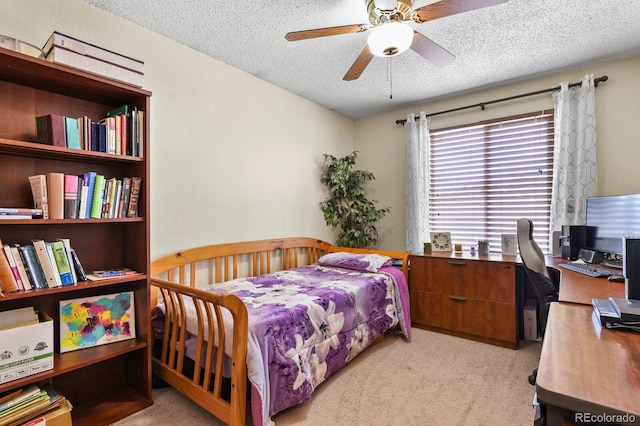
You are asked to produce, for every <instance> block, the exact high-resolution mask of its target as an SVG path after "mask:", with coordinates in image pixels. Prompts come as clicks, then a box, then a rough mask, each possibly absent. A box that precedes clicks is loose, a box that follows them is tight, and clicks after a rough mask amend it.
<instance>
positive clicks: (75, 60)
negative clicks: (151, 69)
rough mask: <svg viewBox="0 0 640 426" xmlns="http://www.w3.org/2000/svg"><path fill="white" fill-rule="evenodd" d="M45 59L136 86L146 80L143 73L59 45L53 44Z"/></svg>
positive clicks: (139, 85)
mask: <svg viewBox="0 0 640 426" xmlns="http://www.w3.org/2000/svg"><path fill="white" fill-rule="evenodd" d="M45 59H46V60H47V61H49V62H54V63H56V64H62V65H66V66H69V67H72V68H77V69H80V70H83V71H87V72H89V73H92V74H98V75H101V76H103V77H107V78H110V79H113V80H118V81H121V82H123V83H126V84H130V85H132V86H136V87H142V84H143V82H144V75H143V74H140V73H137V72H135V71H131V70H129V69H127V68H122V67H119V66H117V65H114V64H111V63H109V62H104V61H101V60H100V59H96V58H92V57H90V56H86V55H81V54H79V53H76V52H73V51H71V50H67V49H65V48H63V47H59V46H53V47H52V48H51V50H49V53H47V56H46V57H45Z"/></svg>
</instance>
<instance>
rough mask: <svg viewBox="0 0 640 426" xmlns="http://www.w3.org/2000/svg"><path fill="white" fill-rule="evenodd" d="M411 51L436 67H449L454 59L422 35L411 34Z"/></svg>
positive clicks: (415, 32)
mask: <svg viewBox="0 0 640 426" xmlns="http://www.w3.org/2000/svg"><path fill="white" fill-rule="evenodd" d="M411 49H413V50H414V51H416V52H418V54H419V55H420V56H422V57H423V58H425V59H426V60H427V61H429V62H431V63H432V64H433V65H435V66H438V67H444V66H446V65H449V64H450V63H451V62H453V60H454V59H455V58H456V57H455V56H454V55H453V54H452V53H451V52H449V51H448V50H446V49H445V48H444V47H442V46H440V45H439V44H437V43H436V42H434V41H433V40H431V39H430V38H427V36H425V35H424V34H421V33H419V32H417V31H414V32H413V42H412V43H411Z"/></svg>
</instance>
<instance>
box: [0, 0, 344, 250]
mask: <svg viewBox="0 0 640 426" xmlns="http://www.w3.org/2000/svg"><path fill="white" fill-rule="evenodd" d="M0 29H1V30H0V34H4V35H8V36H11V37H16V38H18V39H20V40H23V41H25V42H28V43H31V44H34V45H36V46H42V45H44V43H45V42H46V40H47V39H48V37H49V36H50V35H51V33H52V32H53V31H54V30H57V31H60V32H62V33H65V34H68V35H70V36H73V37H77V38H80V39H82V40H85V41H88V42H90V43H93V44H96V45H99V46H101V47H104V48H106V49H109V50H113V51H116V52H119V53H121V54H123V55H126V56H130V57H133V58H136V59H139V60H142V61H144V62H145V84H144V88H145V89H147V90H150V91H151V92H153V95H152V97H151V122H150V124H151V146H150V148H151V179H152V181H151V246H152V252H151V258H152V259H155V258H157V257H159V256H162V255H165V254H168V253H170V252H172V251H176V250H180V249H184V248H187V247H193V246H198V245H204V244H211V243H219V242H230V241H242V240H251V239H263V238H276V237H289V236H309V237H314V238H321V239H326V240H328V241H333V239H334V236H333V233H332V232H331V231H330V230H329V229H328V228H327V226H326V225H325V224H324V220H323V217H322V212H321V210H320V208H319V202H320V200H321V199H322V198H323V197H324V191H323V188H322V186H321V184H320V182H319V176H320V163H321V161H322V155H323V154H324V153H331V154H334V155H344V154H347V153H349V152H351V151H352V149H353V125H354V124H353V121H352V120H350V119H348V118H346V117H344V116H341V115H339V114H336V113H334V112H331V111H329V110H327V109H325V108H322V107H320V106H318V105H315V104H313V103H311V102H309V101H307V100H304V99H302V98H300V97H298V96H296V95H293V94H291V93H290V92H287V91H284V90H282V89H279V88H277V87H275V86H273V85H271V84H269V83H266V82H264V81H262V80H260V79H257V78H255V77H253V76H251V75H249V74H246V73H244V72H241V71H238V70H236V69H234V68H231V67H229V66H227V65H225V64H223V63H221V62H219V61H216V60H213V59H211V58H209V57H207V56H204V55H202V54H200V53H198V52H196V51H194V50H192V49H190V48H187V47H185V46H182V45H179V44H177V43H175V42H172V41H170V40H168V39H166V38H164V37H161V36H159V35H157V34H154V33H152V32H150V31H147V30H144V29H142V28H140V27H138V26H135V25H133V24H130V23H128V22H126V21H124V20H122V19H120V18H116V17H115V16H113V15H110V14H107V13H105V12H102V11H101V10H99V9H97V8H95V7H93V6H90V5H88V4H86V3H84V2H82V1H79V0H2V1H1V2H0Z"/></svg>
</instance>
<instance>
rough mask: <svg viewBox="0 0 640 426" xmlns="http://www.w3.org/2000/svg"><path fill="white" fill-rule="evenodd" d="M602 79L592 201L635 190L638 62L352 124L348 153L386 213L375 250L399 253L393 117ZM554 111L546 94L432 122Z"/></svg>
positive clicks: (397, 136) (399, 142)
mask: <svg viewBox="0 0 640 426" xmlns="http://www.w3.org/2000/svg"><path fill="white" fill-rule="evenodd" d="M589 73H593V74H594V77H600V76H603V75H607V76H609V80H608V81H607V82H606V83H602V84H601V86H599V87H598V88H597V89H596V116H597V126H598V128H597V140H598V195H616V194H628V193H639V192H640V79H638V75H639V74H640V57H635V58H630V59H626V60H620V61H616V62H611V63H607V64H601V65H594V66H589V67H584V68H581V69H579V70H575V71H570V72H563V73H559V74H556V75H553V76H549V77H544V78H538V79H534V80H531V81H527V82H523V83H516V84H509V85H505V86H501V87H499V88H494V89H489V90H484V91H479V92H477V93H473V94H470V95H466V96H458V97H455V98H451V99H447V100H441V101H437V102H431V103H427V104H422V105H416V106H415V107H412V108H406V109H402V110H399V111H394V112H392V113H387V114H380V115H376V116H373V117H369V118H365V119H361V120H358V121H356V123H355V133H354V137H355V139H354V147H355V149H357V150H359V151H360V157H359V159H360V160H359V164H358V166H359V167H360V168H362V169H365V170H370V171H371V172H373V173H374V175H375V176H376V181H374V182H373V184H372V185H371V191H372V194H374V196H373V197H372V198H376V199H378V200H379V201H380V205H381V206H391V213H390V214H389V215H388V216H387V217H386V218H384V219H383V221H382V222H381V226H380V235H381V238H380V243H379V245H380V246H381V247H385V248H387V249H390V250H402V249H404V247H405V229H406V228H405V207H404V197H405V180H404V167H405V158H404V155H405V149H404V143H405V142H404V140H405V136H404V127H403V126H402V125H396V124H395V122H396V120H397V119H404V118H406V116H407V114H408V113H411V112H413V113H418V112H420V111H425V112H426V113H430V112H431V113H433V112H437V111H444V110H448V109H453V108H458V107H462V106H466V105H473V104H477V103H481V102H487V101H491V100H494V99H501V98H506V97H510V96H515V95H519V94H522V93H529V92H534V91H537V90H541V89H547V88H551V87H555V86H557V85H558V84H560V83H561V82H565V81H566V82H576V81H580V79H581V78H582V77H583V76H584V75H585V74H589ZM547 108H553V101H552V95H551V93H547V94H544V95H536V96H533V97H527V98H522V99H519V100H515V101H509V102H504V103H498V104H494V105H489V106H487V107H486V109H485V110H484V111H482V110H481V109H480V108H476V109H471V110H465V111H461V112H456V113H451V114H444V115H439V116H435V117H433V118H432V122H431V125H432V128H434V129H437V128H443V127H448V126H454V125H460V124H468V123H475V122H478V121H482V120H488V119H492V118H498V117H505V116H510V115H515V114H520V113H525V112H531V111H537V110H543V109H547Z"/></svg>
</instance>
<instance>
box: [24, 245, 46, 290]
mask: <svg viewBox="0 0 640 426" xmlns="http://www.w3.org/2000/svg"><path fill="white" fill-rule="evenodd" d="M18 250H20V254H21V255H22V258H23V259H24V262H25V264H26V265H27V273H28V274H29V276H30V277H31V283H32V284H33V287H34V288H36V289H41V288H48V287H49V285H48V284H47V278H46V277H45V276H44V271H43V270H42V265H40V260H39V259H38V254H37V253H36V249H35V247H34V246H33V245H23V246H19V247H18Z"/></svg>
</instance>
